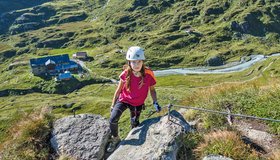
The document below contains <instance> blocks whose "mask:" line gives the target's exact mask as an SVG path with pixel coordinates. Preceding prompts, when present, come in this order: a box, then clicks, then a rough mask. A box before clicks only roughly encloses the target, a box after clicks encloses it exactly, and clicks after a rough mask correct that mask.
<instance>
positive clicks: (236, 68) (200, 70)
mask: <svg viewBox="0 0 280 160" xmlns="http://www.w3.org/2000/svg"><path fill="white" fill-rule="evenodd" d="M275 56H280V53H275V54H272V55H270V56H264V55H251V56H250V60H249V61H247V62H244V61H241V62H239V64H237V65H233V66H229V67H227V65H223V66H220V67H219V68H217V69H213V67H212V68H211V67H196V68H178V69H166V70H158V71H154V73H155V76H158V77H159V76H168V75H175V74H183V75H186V74H223V73H233V72H240V71H243V70H245V69H247V68H249V67H251V66H252V65H254V64H255V63H257V62H260V61H264V60H266V59H268V58H269V57H275Z"/></svg>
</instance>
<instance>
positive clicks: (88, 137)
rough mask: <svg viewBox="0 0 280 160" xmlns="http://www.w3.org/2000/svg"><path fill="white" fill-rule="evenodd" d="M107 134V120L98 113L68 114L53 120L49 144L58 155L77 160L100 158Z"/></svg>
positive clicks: (102, 154)
mask: <svg viewBox="0 0 280 160" xmlns="http://www.w3.org/2000/svg"><path fill="white" fill-rule="evenodd" d="M109 134H110V129H109V122H108V120H106V119H105V118H103V117H101V116H100V115H92V114H80V115H76V116H75V117H74V116H69V117H65V118H62V119H59V120H57V121H55V122H54V125H53V131H52V135H51V136H52V137H51V146H52V147H53V148H54V150H55V151H56V152H57V154H58V155H67V156H69V157H73V158H74V159H79V160H89V159H91V160H93V159H102V158H103V156H104V151H105V147H106V143H107V142H108V139H109Z"/></svg>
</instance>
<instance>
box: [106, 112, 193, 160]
mask: <svg viewBox="0 0 280 160" xmlns="http://www.w3.org/2000/svg"><path fill="white" fill-rule="evenodd" d="M170 114H171V115H172V116H171V118H170V121H169V120H168V116H167V115H165V116H163V117H158V118H153V119H148V120H145V121H143V122H142V123H141V124H140V126H138V127H136V128H134V129H132V130H131V131H130V133H129V135H128V136H127V138H126V139H125V140H123V141H122V142H121V143H120V145H119V147H118V148H117V149H116V150H115V152H113V154H112V155H111V156H110V157H109V158H108V160H126V159H127V160H131V159H133V160H140V159H141V160H142V159H153V160H157V159H164V160H167V159H168V160H176V156H177V152H178V149H179V148H180V147H181V145H182V137H183V135H184V134H185V133H186V132H189V131H190V130H191V127H190V126H189V124H188V123H187V122H186V121H185V120H184V118H183V117H182V116H181V115H180V114H179V113H178V112H177V111H172V112H171V113H170Z"/></svg>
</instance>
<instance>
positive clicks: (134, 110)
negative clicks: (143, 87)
mask: <svg viewBox="0 0 280 160" xmlns="http://www.w3.org/2000/svg"><path fill="white" fill-rule="evenodd" d="M143 106H144V105H141V106H132V105H130V104H127V103H123V102H120V101H117V102H116V104H115V106H114V108H113V109H112V111H111V117H110V130H111V134H112V135H113V136H114V137H116V136H118V122H119V120H120V117H121V115H122V113H123V112H124V111H125V110H126V109H127V108H129V110H130V124H131V128H134V127H137V126H138V125H139V117H140V114H141V111H142V108H143Z"/></svg>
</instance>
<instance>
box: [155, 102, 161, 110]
mask: <svg viewBox="0 0 280 160" xmlns="http://www.w3.org/2000/svg"><path fill="white" fill-rule="evenodd" d="M153 105H154V107H155V109H156V111H157V112H160V111H161V107H160V106H159V104H158V102H157V101H155V102H154V103H153Z"/></svg>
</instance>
